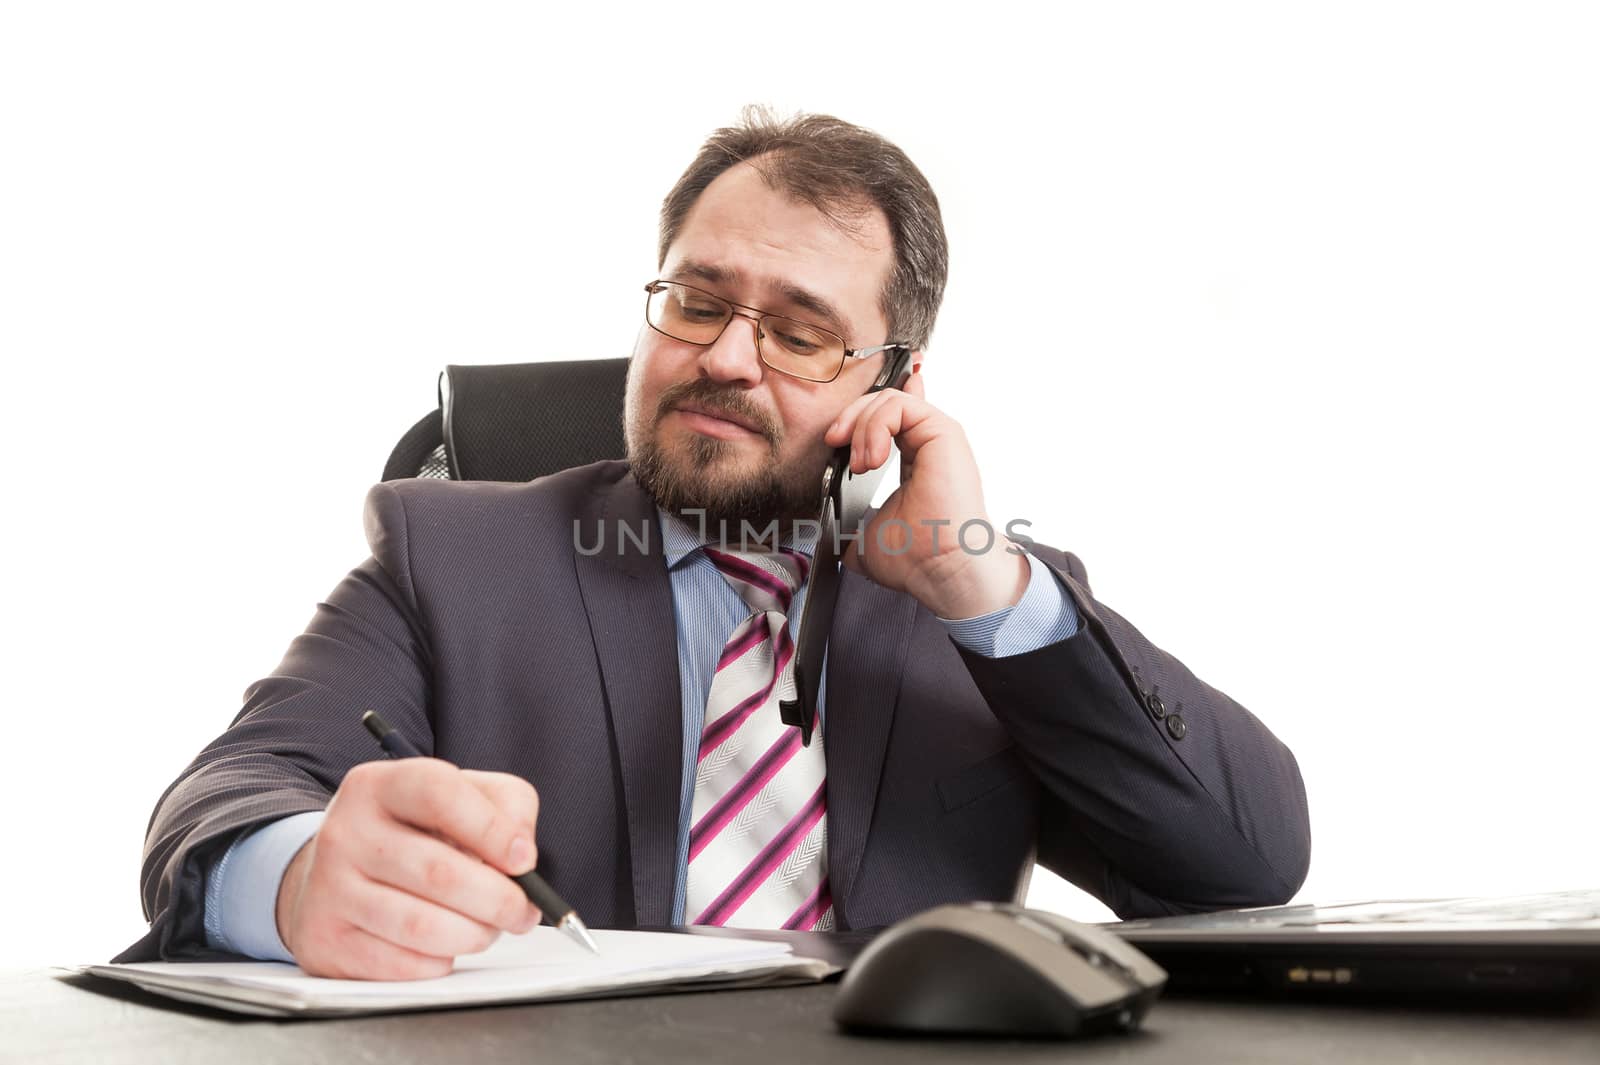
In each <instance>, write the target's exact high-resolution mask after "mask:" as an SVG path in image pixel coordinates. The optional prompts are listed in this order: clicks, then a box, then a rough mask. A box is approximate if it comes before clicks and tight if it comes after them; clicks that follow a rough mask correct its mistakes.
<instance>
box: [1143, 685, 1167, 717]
mask: <svg viewBox="0 0 1600 1065" xmlns="http://www.w3.org/2000/svg"><path fill="white" fill-rule="evenodd" d="M1144 705H1146V706H1148V707H1149V708H1150V713H1151V714H1152V715H1154V716H1155V719H1156V720H1157V721H1160V720H1161V719H1162V718H1164V717H1166V716H1167V707H1166V704H1164V703H1163V702H1162V701H1161V696H1159V695H1157V694H1156V693H1155V692H1149V693H1148V694H1146V695H1145V697H1144Z"/></svg>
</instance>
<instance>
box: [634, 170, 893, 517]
mask: <svg viewBox="0 0 1600 1065" xmlns="http://www.w3.org/2000/svg"><path fill="white" fill-rule="evenodd" d="M892 264H893V245H892V241H891V237H890V233H889V224H888V220H887V219H886V218H885V217H884V215H883V212H882V211H880V210H878V209H877V208H876V207H873V208H870V209H869V210H868V211H867V212H866V213H864V214H861V215H859V216H856V217H854V218H853V219H852V227H851V229H850V230H848V231H847V230H844V229H841V228H840V227H839V226H837V225H835V224H834V223H832V222H830V221H829V220H828V219H827V218H825V217H824V216H823V215H822V213H821V212H819V211H817V210H816V209H815V208H813V207H811V206H809V205H808V204H805V203H802V202H800V201H798V200H794V199H791V198H790V197H789V196H788V195H787V194H786V193H783V192H779V191H775V190H774V189H772V188H770V187H769V186H768V185H767V183H766V182H765V181H764V180H763V179H762V178H761V175H760V174H759V173H757V172H756V170H755V169H754V168H752V167H751V166H749V165H748V164H745V163H740V164H738V165H736V166H734V167H731V168H729V169H728V170H726V171H724V172H723V173H722V174H721V175H719V176H718V177H717V178H716V180H714V181H713V182H712V183H711V184H710V185H709V186H707V188H706V190H705V192H703V193H701V195H700V198H699V200H697V201H696V202H695V205H694V207H693V208H692V209H691V210H690V212H689V216H688V218H687V219H685V221H684V225H683V228H682V230H681V231H680V232H679V234H678V237H677V239H676V240H675V241H674V242H673V244H672V246H671V247H670V248H668V249H667V257H666V261H665V262H664V263H663V264H662V268H661V277H662V279H663V280H667V281H679V282H682V283H684V284H688V285H693V286H695V287H696V288H700V289H704V290H705V291H707V292H711V293H714V294H715V295H718V296H721V297H722V298H723V299H725V300H728V301H730V302H732V303H737V304H742V305H744V306H745V307H754V308H758V309H759V310H760V311H761V312H765V313H771V314H780V315H784V316H787V317H790V318H794V319H797V320H798V321H801V322H806V323H810V324H814V325H819V326H823V327H825V328H827V329H830V330H832V331H833V332H835V333H838V334H839V335H840V336H842V337H844V339H845V344H846V346H847V347H849V348H852V349H854V348H860V347H870V346H873V345H876V344H881V343H884V342H885V341H886V340H888V339H889V338H888V337H886V336H885V330H886V329H887V323H886V322H885V320H884V316H883V312H882V311H881V310H880V309H879V306H878V298H879V294H880V293H881V292H882V291H883V286H884V283H885V281H886V279H887V278H888V275H889V270H890V267H891V266H892ZM746 313H748V312H746ZM886 357H887V355H886V354H879V355H874V356H872V357H871V358H868V359H846V360H845V366H844V369H843V370H842V371H841V372H840V374H839V376H838V377H836V378H835V379H834V380H832V381H829V382H827V383H825V384H823V383H818V382H814V381H802V380H800V379H799V378H795V377H790V376H788V375H786V374H781V373H778V372H777V371H776V370H773V369H770V368H769V367H767V366H766V365H765V364H764V363H763V362H762V361H761V358H760V356H759V355H758V354H757V351H756V323H755V322H754V321H752V320H751V319H749V318H743V317H738V316H737V315H736V316H735V317H734V318H733V319H732V320H731V321H730V322H729V323H728V326H727V328H726V329H724V330H723V332H722V335H721V336H720V337H719V338H718V339H717V341H716V343H714V344H711V345H710V346H707V347H702V346H699V345H696V344H689V343H686V342H684V341H680V340H674V339H672V338H671V337H667V336H663V335H662V334H661V333H658V332H656V331H655V330H654V329H651V328H650V327H649V326H645V327H644V328H643V329H642V330H641V331H640V333H639V337H638V340H637V342H636V343H635V346H634V351H633V362H632V364H631V365H630V367H629V369H628V389H627V403H626V415H625V418H626V430H627V441H628V460H629V463H630V465H631V466H632V469H633V474H634V477H635V478H636V479H637V480H638V482H639V484H640V485H641V486H642V487H643V488H644V489H645V490H646V491H647V492H649V493H650V495H651V496H652V497H653V498H654V499H655V501H656V502H657V503H658V504H660V505H661V506H662V507H664V508H666V509H668V510H670V511H674V512H677V513H681V512H683V511H684V510H686V509H692V508H698V509H702V510H704V511H705V513H706V517H707V520H708V521H709V522H711V523H713V527H714V523H716V522H717V521H719V520H725V521H727V522H728V525H729V529H730V534H731V532H732V531H733V530H735V529H737V527H738V525H737V523H738V522H740V521H749V522H751V523H752V524H754V525H756V526H758V527H764V526H765V525H766V524H767V523H768V522H770V521H772V520H774V519H777V520H779V521H781V522H785V523H787V522H789V521H792V520H794V519H797V518H815V517H816V516H817V504H818V501H819V499H820V479H821V476H822V469H823V467H824V465H825V464H826V463H827V460H828V456H829V454H830V452H831V449H830V448H828V447H827V446H826V445H825V444H824V443H823V440H822V435H823V433H824V432H825V431H826V430H827V428H828V426H829V425H830V424H831V423H832V422H833V420H834V418H836V417H837V416H838V415H839V413H840V412H841V411H842V410H844V408H845V407H846V406H848V405H849V404H850V401H851V400H853V399H855V398H857V397H858V396H860V395H862V394H863V393H865V392H866V390H867V389H868V388H870V387H871V385H872V381H873V379H874V378H875V377H876V376H877V375H878V373H879V372H881V370H882V368H883V360H884V359H885V358H886ZM687 407H693V408H696V411H691V410H687V409H685V408H687ZM715 415H721V417H717V416H715ZM691 523H692V522H691Z"/></svg>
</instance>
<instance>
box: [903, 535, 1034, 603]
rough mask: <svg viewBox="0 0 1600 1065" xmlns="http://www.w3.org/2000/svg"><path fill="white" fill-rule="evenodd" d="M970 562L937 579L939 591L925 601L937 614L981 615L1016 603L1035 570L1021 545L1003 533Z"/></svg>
mask: <svg viewBox="0 0 1600 1065" xmlns="http://www.w3.org/2000/svg"><path fill="white" fill-rule="evenodd" d="M966 558H967V564H966V565H965V566H963V567H962V568H960V569H959V570H953V571H952V572H950V573H947V574H945V575H944V576H943V577H941V578H939V579H937V580H936V581H934V582H933V583H934V587H935V589H936V590H937V593H938V594H937V595H935V596H932V597H931V601H925V602H924V604H923V605H925V606H927V607H928V609H929V610H931V611H933V613H934V615H935V616H936V617H940V618H944V619H946V620H949V621H960V620H964V619H966V618H975V617H981V616H983V615H984V614H992V613H994V612H995V611H996V610H1004V609H1005V608H1006V607H1011V606H1016V605H1017V603H1018V602H1020V601H1021V599H1022V594H1023V593H1024V592H1025V591H1027V590H1028V581H1029V579H1030V577H1031V576H1032V574H1033V571H1032V568H1031V567H1030V566H1029V565H1028V558H1027V555H1026V554H1025V553H1023V551H1022V549H1021V548H1017V549H1016V550H1015V551H1013V550H1012V544H1011V541H1009V540H1007V539H1005V538H1004V537H1001V538H999V539H997V540H996V541H995V544H994V546H993V548H992V549H990V550H989V551H986V552H984V553H983V554H981V555H969V556H966Z"/></svg>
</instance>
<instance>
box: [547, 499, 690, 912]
mask: <svg viewBox="0 0 1600 1065" xmlns="http://www.w3.org/2000/svg"><path fill="white" fill-rule="evenodd" d="M580 521H581V525H580V527H579V530H578V536H579V542H580V543H581V544H582V545H583V547H584V550H589V549H591V548H592V547H593V546H594V545H595V543H596V537H597V536H601V535H603V536H604V540H603V543H602V547H601V550H599V551H598V552H597V553H595V554H587V555H586V554H584V553H583V552H581V551H574V557H575V559H576V562H577V571H578V586H579V589H580V590H581V593H582V595H583V603H584V609H585V611H586V613H587V614H588V620H589V630H590V632H591V633H592V635H593V637H594V647H595V653H596V655H597V656H598V659H599V665H600V675H601V680H602V682H603V683H604V684H605V689H606V703H607V707H606V708H607V711H608V713H609V714H610V715H611V730H612V735H613V736H614V737H615V741H616V748H617V765H618V767H619V772H620V775H621V778H622V795H623V805H624V808H625V810H626V814H627V820H628V850H629V857H630V866H631V869H632V872H633V901H634V916H635V919H636V921H637V923H638V924H641V925H664V924H667V923H668V922H669V921H670V920H671V918H672V889H673V884H674V881H675V875H674V874H675V866H676V862H677V841H678V814H679V811H678V807H679V805H680V790H679V789H680V786H681V782H682V779H683V778H682V773H683V768H682V761H683V753H682V751H683V710H682V707H681V706H680V705H679V699H680V696H679V683H678V649H677V637H676V633H677V629H676V622H675V618H674V613H673V605H672V584H671V580H670V578H669V577H668V576H667V568H666V560H665V556H664V555H663V553H662V545H661V527H660V522H659V521H658V519H657V516H656V511H655V506H654V504H652V503H651V502H650V499H649V497H648V496H646V495H645V493H644V492H643V491H642V490H641V489H640V488H639V487H638V485H637V484H636V483H635V482H634V480H633V476H632V474H627V475H625V476H623V477H622V478H621V479H619V480H617V481H615V482H612V483H610V484H606V485H602V486H601V487H600V488H598V489H597V490H596V492H595V494H594V495H593V496H591V497H590V505H589V506H588V507H587V508H585V513H584V514H583V516H582V518H581V519H580ZM623 526H626V527H627V528H628V529H631V530H633V532H634V533H635V535H638V534H639V533H640V530H641V529H647V530H648V533H649V539H648V541H647V544H648V550H640V549H639V547H638V546H637V544H635V543H634V542H633V541H631V540H623V541H621V543H620V544H619V540H618V537H619V531H620V528H621V527H623ZM602 531H603V532H602Z"/></svg>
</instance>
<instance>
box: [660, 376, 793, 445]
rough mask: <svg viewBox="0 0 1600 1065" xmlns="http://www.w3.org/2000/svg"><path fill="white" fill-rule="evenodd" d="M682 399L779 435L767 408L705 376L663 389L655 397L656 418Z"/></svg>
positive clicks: (773, 436) (764, 433)
mask: <svg viewBox="0 0 1600 1065" xmlns="http://www.w3.org/2000/svg"><path fill="white" fill-rule="evenodd" d="M680 403H693V404H695V405H696V406H699V407H704V408H705V409H706V410H708V411H710V412H712V413H714V414H726V415H729V416H731V417H734V418H738V419H740V420H742V421H746V422H749V423H750V424H751V425H754V426H755V427H756V429H757V430H758V431H759V432H760V433H761V435H762V436H764V437H766V438H767V439H768V440H776V439H777V438H778V435H779V433H778V427H777V426H776V425H774V424H773V422H772V418H771V417H770V416H769V415H768V414H767V412H766V411H764V410H762V409H761V408H759V407H757V406H756V405H755V404H753V403H751V402H749V401H748V400H746V399H745V398H744V396H743V394H742V393H741V392H739V391H738V390H737V389H728V388H720V387H718V386H717V385H715V384H713V383H712V382H710V381H707V380H704V379H703V378H702V379H696V380H693V381H684V382H682V383H680V384H676V385H670V386H668V387H667V388H664V389H662V390H661V398H660V399H658V400H657V401H656V421H660V420H661V419H662V418H665V417H666V416H667V414H668V413H669V412H670V411H671V410H672V409H673V408H674V407H676V406H677V405H678V404H680Z"/></svg>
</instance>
